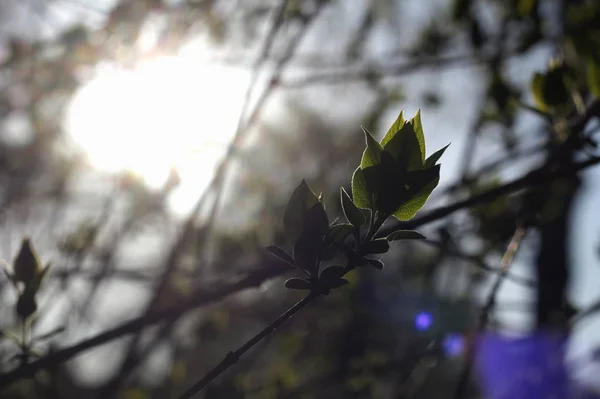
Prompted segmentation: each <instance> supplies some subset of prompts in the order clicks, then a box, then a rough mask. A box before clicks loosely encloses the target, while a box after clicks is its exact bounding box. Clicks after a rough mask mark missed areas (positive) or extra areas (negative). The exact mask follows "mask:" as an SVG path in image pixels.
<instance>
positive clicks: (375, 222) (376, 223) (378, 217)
mask: <svg viewBox="0 0 600 399" xmlns="http://www.w3.org/2000/svg"><path fill="white" fill-rule="evenodd" d="M387 218H388V217H387V216H384V215H382V214H381V213H379V212H375V216H374V217H373V218H372V219H371V223H370V224H369V232H368V233H367V237H366V241H371V240H372V239H373V237H375V234H377V232H378V231H379V229H380V228H381V226H383V223H385V221H386V220H387Z"/></svg>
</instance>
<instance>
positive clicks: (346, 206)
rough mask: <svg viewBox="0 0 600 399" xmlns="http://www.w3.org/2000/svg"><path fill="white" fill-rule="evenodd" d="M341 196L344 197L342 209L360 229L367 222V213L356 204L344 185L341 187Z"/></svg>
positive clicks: (357, 228) (347, 217)
mask: <svg viewBox="0 0 600 399" xmlns="http://www.w3.org/2000/svg"><path fill="white" fill-rule="evenodd" d="M340 198H341V199H342V210H343V211H344V215H345V216H346V219H348V221H349V222H350V224H352V225H353V226H354V228H355V229H356V230H357V231H359V230H360V227H361V226H362V225H363V224H365V215H364V214H363V213H362V211H361V210H360V209H358V208H357V207H356V205H354V202H352V200H351V199H350V196H349V195H348V193H347V192H346V190H344V187H342V188H341V189H340Z"/></svg>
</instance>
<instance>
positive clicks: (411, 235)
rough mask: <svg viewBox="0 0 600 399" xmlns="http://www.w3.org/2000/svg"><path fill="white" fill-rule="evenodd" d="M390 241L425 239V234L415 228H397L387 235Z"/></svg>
mask: <svg viewBox="0 0 600 399" xmlns="http://www.w3.org/2000/svg"><path fill="white" fill-rule="evenodd" d="M386 239H387V240H388V241H398V240H423V239H425V236H424V235H423V234H421V233H419V232H418V231H414V230H397V231H394V232H393V233H391V234H390V235H388V236H387V237H386Z"/></svg>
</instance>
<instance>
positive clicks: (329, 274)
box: [319, 266, 346, 282]
mask: <svg viewBox="0 0 600 399" xmlns="http://www.w3.org/2000/svg"><path fill="white" fill-rule="evenodd" d="M345 273H346V270H345V269H344V267H343V266H329V267H328V268H327V269H325V270H323V271H322V272H321V275H320V276H319V280H324V281H328V282H330V281H336V280H339V279H340V278H342V276H343V275H344V274H345Z"/></svg>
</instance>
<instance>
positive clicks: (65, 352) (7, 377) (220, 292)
mask: <svg viewBox="0 0 600 399" xmlns="http://www.w3.org/2000/svg"><path fill="white" fill-rule="evenodd" d="M598 163H600V158H592V159H589V160H587V161H583V162H580V163H577V164H574V165H572V166H571V167H569V168H568V169H567V170H562V171H559V172H555V173H544V174H541V175H540V174H539V172H538V173H537V174H536V173H533V177H532V173H528V174H527V175H525V176H523V177H521V178H519V179H516V180H513V181H511V182H509V183H506V184H504V185H502V186H500V187H497V188H493V189H490V190H488V191H485V192H483V193H481V194H478V195H475V196H473V197H470V198H468V199H465V200H463V201H459V202H457V203H455V204H451V205H448V206H445V207H441V208H437V209H435V210H433V211H430V212H428V213H425V214H424V215H423V216H421V217H417V218H415V219H413V220H412V221H411V222H408V223H403V224H399V223H389V225H388V226H384V227H383V228H382V229H381V230H380V232H379V233H378V235H379V236H382V237H383V236H387V235H388V234H390V232H392V231H395V230H398V228H399V227H400V228H404V227H405V226H406V227H407V228H412V229H414V228H416V227H419V226H423V225H425V224H428V223H431V222H434V221H437V220H439V219H441V218H444V217H446V216H448V215H450V214H452V213H454V212H456V211H458V210H461V209H465V208H468V207H471V206H474V205H478V204H481V203H485V202H487V201H491V200H493V199H495V198H497V197H499V196H502V195H506V194H510V193H511V192H514V191H517V190H519V189H522V188H523V187H524V185H527V184H535V185H538V184H544V183H549V182H551V181H554V180H555V179H557V178H560V177H563V176H564V175H569V174H572V173H576V172H578V171H580V170H583V169H586V168H588V167H591V166H593V165H596V164H598ZM263 265H264V268H263V269H262V270H258V271H255V272H252V273H248V274H247V275H246V277H244V278H242V279H241V280H239V281H237V282H235V283H232V284H226V285H224V286H221V287H219V288H217V289H214V290H209V291H202V290H198V294H197V295H196V296H195V297H192V298H190V299H189V300H187V301H184V302H182V303H179V304H177V305H174V306H171V307H167V308H164V309H162V310H159V311H154V312H151V313H149V314H145V315H143V316H140V317H137V318H135V319H132V320H130V321H127V322H125V323H123V324H121V325H120V326H117V327H115V328H113V329H110V330H107V331H104V332H103V333H100V334H98V335H96V336H94V337H91V338H88V339H86V340H84V341H82V342H80V343H78V344H75V345H73V346H70V347H68V348H64V349H62V350H59V351H57V352H53V353H50V354H48V355H46V356H44V357H42V358H40V359H37V360H35V361H33V362H31V363H28V364H27V365H25V366H23V367H19V368H17V369H15V370H12V371H9V372H6V373H3V374H0V388H2V387H5V386H7V385H9V384H11V383H13V382H15V381H17V380H19V379H21V378H24V377H29V376H32V375H33V374H34V373H35V372H36V371H38V370H42V369H47V368H52V367H54V366H56V365H58V364H60V363H62V362H65V361H67V360H69V359H71V358H72V357H74V356H76V355H78V354H80V353H81V352H83V351H86V350H88V349H90V348H94V347H96V346H99V345H102V344H105V343H107V342H110V341H112V340H114V339H117V338H121V337H122V336H124V335H128V334H132V333H135V332H137V331H139V330H141V329H143V328H146V327H148V326H152V325H154V324H156V323H159V322H163V321H169V320H175V319H177V318H178V317H179V316H180V315H182V314H183V313H185V312H187V311H189V310H190V309H194V308H197V307H200V306H203V305H206V304H209V303H213V302H215V301H218V300H220V299H222V298H225V297H227V296H229V295H231V294H233V293H235V292H239V291H242V290H244V289H248V288H252V287H256V286H259V285H260V284H262V283H264V282H265V281H266V280H268V279H271V278H274V277H277V276H280V275H282V274H284V273H286V272H288V271H289V269H286V268H284V267H282V265H281V264H280V263H278V262H275V261H265V262H264V263H263Z"/></svg>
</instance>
